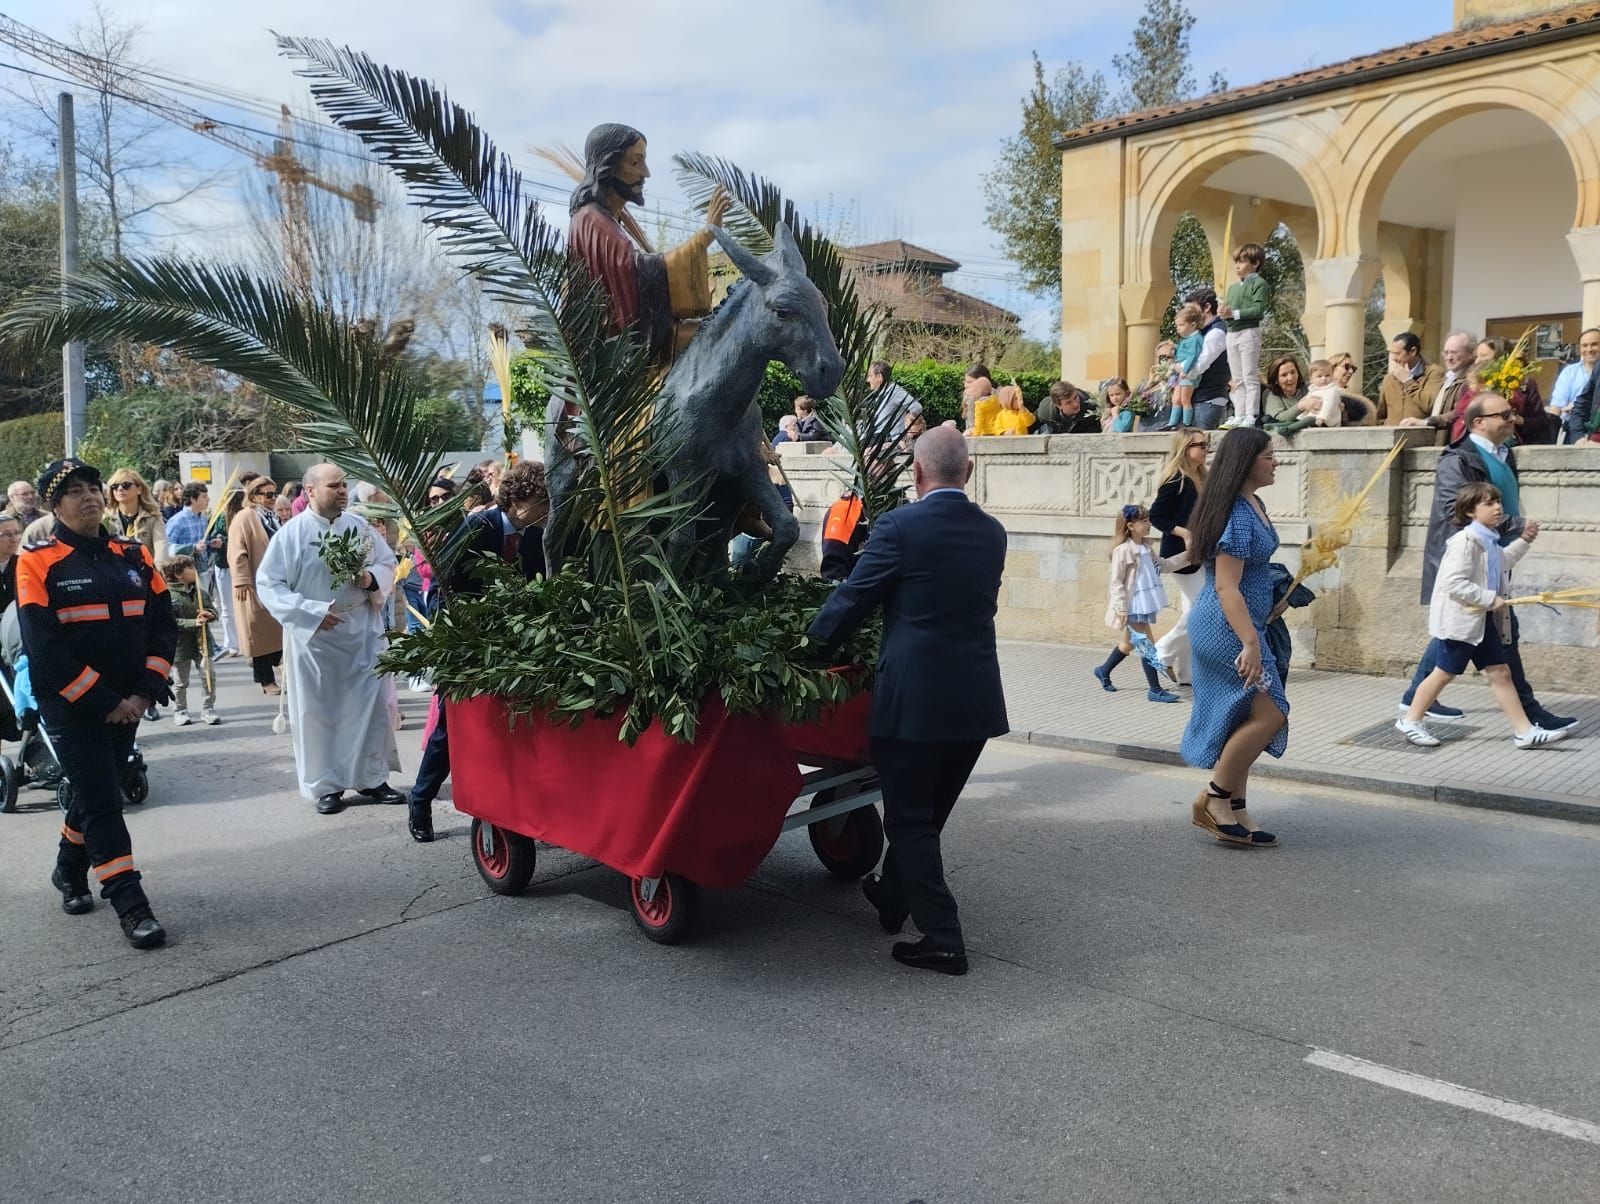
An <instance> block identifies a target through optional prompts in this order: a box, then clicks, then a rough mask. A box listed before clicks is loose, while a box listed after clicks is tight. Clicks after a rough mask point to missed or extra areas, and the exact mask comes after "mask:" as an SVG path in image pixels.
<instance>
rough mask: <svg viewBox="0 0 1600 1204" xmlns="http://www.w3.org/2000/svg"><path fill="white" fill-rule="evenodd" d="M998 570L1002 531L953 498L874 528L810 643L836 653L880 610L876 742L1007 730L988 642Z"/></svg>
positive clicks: (939, 498)
mask: <svg viewBox="0 0 1600 1204" xmlns="http://www.w3.org/2000/svg"><path fill="white" fill-rule="evenodd" d="M1005 562H1006V533H1005V528H1004V527H1002V526H1001V525H1000V524H999V523H998V522H997V521H996V520H994V519H993V518H990V517H989V516H988V515H987V514H985V513H984V512H983V511H982V509H980V508H979V507H978V506H977V505H976V504H975V503H973V502H971V501H969V500H968V498H967V496H966V494H964V493H962V492H960V491H959V490H952V491H949V492H941V493H935V494H932V495H931V496H929V497H927V498H925V499H924V500H922V501H920V502H917V503H915V504H914V505H910V506H903V507H901V508H900V509H898V510H895V511H892V512H891V513H889V514H886V515H884V516H883V517H882V518H880V519H879V520H878V521H877V522H876V523H875V524H874V525H873V528H872V535H871V536H870V537H869V538H868V540H867V546H866V549H865V550H864V551H863V552H862V553H861V559H860V560H859V561H857V562H856V567H855V569H854V571H853V572H851V574H850V577H849V579H848V580H846V581H844V582H842V583H841V584H840V585H839V586H838V588H837V589H835V590H834V593H833V596H832V597H831V598H829V599H828V602H827V605H825V606H824V607H823V608H822V610H821V611H820V612H819V613H818V615H817V617H816V618H815V619H814V620H813V621H812V623H811V629H810V631H809V632H808V634H809V635H810V637H811V638H812V639H813V640H816V641H817V642H818V643H819V644H821V645H823V646H824V647H835V646H837V645H839V644H840V643H842V642H843V641H844V640H845V639H846V638H847V637H848V636H849V635H850V633H851V632H853V631H854V630H855V629H856V628H857V627H859V626H860V625H861V624H862V622H864V621H865V620H866V618H867V616H868V615H870V614H871V613H872V612H873V610H874V609H875V608H877V607H878V606H880V605H881V606H882V607H883V649H882V652H881V654H880V655H879V657H878V671H877V681H876V683H875V684H874V685H873V695H872V735H873V736H874V737H875V738H877V739H883V740H916V741H958V740H986V739H988V738H989V737H991V736H1002V735H1004V734H1005V733H1006V732H1007V731H1008V730H1010V729H1009V728H1008V726H1007V723H1006V701H1005V694H1004V692H1003V691H1002V689H1001V686H1000V660H999V656H998V654H997V653H996V651H995V637H994V614H995V609H996V606H997V604H998V602H999V598H1000V577H1001V574H1002V573H1003V572H1004V571H1005Z"/></svg>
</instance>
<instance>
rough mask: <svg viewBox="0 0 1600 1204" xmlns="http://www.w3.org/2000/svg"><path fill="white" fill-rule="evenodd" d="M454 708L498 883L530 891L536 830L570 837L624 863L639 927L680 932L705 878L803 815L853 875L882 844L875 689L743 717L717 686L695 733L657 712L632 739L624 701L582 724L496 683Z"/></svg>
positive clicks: (507, 891)
mask: <svg viewBox="0 0 1600 1204" xmlns="http://www.w3.org/2000/svg"><path fill="white" fill-rule="evenodd" d="M443 705H444V706H445V707H447V708H448V716H447V722H448V724H449V730H450V763H451V773H452V778H453V781H454V790H455V807H456V809H457V810H458V811H461V812H463V813H465V814H467V815H470V816H471V817H472V858H473V863H474V864H475V865H476V866H477V868H478V873H479V874H481V875H482V877H483V880H484V882H486V883H487V884H488V886H489V889H490V890H493V891H494V892H496V893H497V894H502V895H516V894H521V893H522V892H523V891H524V890H526V889H527V886H528V883H529V881H530V879H531V878H532V877H533V872H534V866H535V862H536V857H537V853H536V843H535V842H537V841H543V842H544V843H546V844H550V845H558V846H560V847H561V848H564V849H568V850H571V851H572V852H574V853H578V854H580V855H582V856H584V857H589V858H592V859H593V860H595V861H598V862H600V863H601V864H602V865H606V866H609V867H610V868H611V869H614V870H616V871H617V872H619V873H621V874H623V875H625V876H626V877H627V878H628V885H629V890H628V895H629V903H630V910H631V911H632V914H633V919H634V922H635V923H636V924H637V925H638V927H639V930H640V931H641V932H643V933H644V935H645V936H646V937H648V938H649V939H650V940H652V941H657V942H660V943H662V944H675V943H676V942H678V941H681V940H683V939H684V938H685V937H686V936H687V935H688V934H689V933H690V931H691V930H692V929H693V927H694V924H695V920H696V916H697V913H698V910H699V903H700V891H701V888H711V889H732V888H736V887H739V886H741V885H743V884H744V882H745V881H746V880H747V879H748V878H749V877H750V875H751V874H752V873H753V872H754V871H755V869H756V867H757V866H758V865H760V863H761V861H762V859H763V858H765V857H766V855H767V854H768V853H769V852H770V851H771V850H772V848H773V846H774V845H775V844H776V842H777V839H778V837H779V836H780V835H781V834H782V833H784V832H789V831H793V830H794V829H796V828H805V829H806V832H807V834H808V835H809V836H810V838H811V847H812V849H813V850H814V851H815V852H816V855H817V858H818V860H819V861H821V862H822V865H823V867H824V868H825V869H826V870H827V871H828V873H829V874H831V875H832V876H833V877H835V878H838V879H841V880H845V881H853V880H856V879H859V878H861V877H862V876H863V875H865V874H867V873H869V872H870V871H871V870H872V869H873V867H874V866H876V865H877V863H878V859H879V857H880V856H881V855H882V853H883V844H884V836H883V822H882V820H881V818H880V817H879V814H878V810H877V805H878V803H879V802H880V801H881V800H882V798H883V793H882V790H881V789H880V788H879V785H878V775H877V771H876V770H875V769H874V768H873V766H872V762H871V757H870V754H869V748H868V734H867V733H868V712H869V710H870V708H871V695H870V694H858V695H856V696H855V697H853V698H850V699H848V700H846V701H845V702H842V703H838V704H836V705H834V706H832V707H831V708H829V709H827V710H825V711H823V712H822V714H821V715H819V716H818V717H817V718H816V719H815V720H814V721H812V722H809V723H796V724H791V723H785V722H783V721H782V720H781V719H780V718H779V717H777V716H776V715H773V714H770V713H764V714H753V715H750V714H747V715H730V714H728V712H727V711H726V709H725V708H724V707H723V706H722V702H721V700H720V699H718V698H715V697H712V698H710V699H708V700H707V702H706V703H705V705H704V707H703V708H702V710H701V714H700V722H699V728H698V731H697V732H696V736H695V739H694V740H693V742H690V743H685V742H683V741H680V740H677V739H675V738H674V737H672V736H670V735H668V734H667V733H666V732H664V731H663V730H662V728H661V726H660V724H652V725H651V726H650V727H649V728H648V729H646V730H645V732H644V733H643V734H642V735H641V736H640V737H639V739H638V740H637V741H636V742H635V743H634V744H632V745H628V744H625V743H623V742H622V741H620V740H619V739H618V738H617V736H618V729H619V727H620V725H621V723H622V717H621V715H620V714H619V715H615V716H612V717H609V718H600V717H596V716H593V715H589V716H586V717H585V718H584V720H583V722H582V723H580V724H579V725H578V726H576V727H573V726H570V725H567V724H565V723H560V724H558V723H553V722H551V721H550V719H549V718H548V717H545V716H542V715H530V716H519V717H515V718H513V717H512V716H511V715H510V713H509V711H508V709H507V706H506V703H505V700H503V699H500V698H495V697H491V696H479V697H476V698H468V699H464V700H462V701H459V702H446V703H444V704H443Z"/></svg>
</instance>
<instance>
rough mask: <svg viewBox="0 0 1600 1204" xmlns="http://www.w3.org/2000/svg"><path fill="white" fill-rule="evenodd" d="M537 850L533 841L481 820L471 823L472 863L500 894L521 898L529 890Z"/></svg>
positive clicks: (490, 886) (496, 892)
mask: <svg viewBox="0 0 1600 1204" xmlns="http://www.w3.org/2000/svg"><path fill="white" fill-rule="evenodd" d="M537 861H538V850H537V848H536V846H535V845H534V843H533V841H531V840H529V839H528V838H527V837H526V836H522V835H520V834H519V833H516V832H507V831H506V830H505V829H504V828H497V827H495V826H494V825H493V824H491V823H487V822H485V821H484V820H481V819H475V820H473V821H472V863H473V864H474V865H476V866H477V867H478V874H479V876H480V877H481V878H482V879H483V880H484V882H485V883H486V884H487V885H488V887H489V889H490V890H492V891H494V893H495V894H497V895H520V894H521V893H522V892H523V891H525V890H527V889H528V882H529V880H530V879H532V877H533V867H534V865H535V863H536V862H537Z"/></svg>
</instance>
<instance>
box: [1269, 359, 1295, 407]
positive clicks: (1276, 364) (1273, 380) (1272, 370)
mask: <svg viewBox="0 0 1600 1204" xmlns="http://www.w3.org/2000/svg"><path fill="white" fill-rule="evenodd" d="M1285 364H1293V365H1294V374H1295V376H1296V378H1297V379H1298V380H1299V381H1300V388H1299V391H1298V392H1296V393H1295V395H1294V397H1288V395H1287V394H1284V393H1280V392H1278V370H1279V369H1280V368H1282V367H1283V366H1284V365H1285ZM1262 384H1264V385H1265V386H1266V388H1267V391H1268V392H1269V393H1271V394H1272V395H1273V396H1274V397H1284V398H1286V399H1287V400H1290V401H1293V400H1296V399H1298V398H1301V397H1304V396H1305V392H1306V370H1305V369H1304V368H1302V367H1301V366H1300V361H1299V360H1298V359H1296V358H1295V357H1294V356H1292V355H1280V356H1279V357H1278V358H1277V359H1275V360H1273V361H1272V363H1270V364H1268V365H1267V375H1266V378H1265V379H1264V380H1263V381H1262Z"/></svg>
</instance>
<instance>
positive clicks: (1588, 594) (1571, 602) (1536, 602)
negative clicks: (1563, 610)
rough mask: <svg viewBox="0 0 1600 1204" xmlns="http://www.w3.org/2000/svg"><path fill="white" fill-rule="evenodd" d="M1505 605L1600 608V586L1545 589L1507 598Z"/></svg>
mask: <svg viewBox="0 0 1600 1204" xmlns="http://www.w3.org/2000/svg"><path fill="white" fill-rule="evenodd" d="M1506 605H1507V606H1577V607H1580V608H1582V609H1584V610H1600V588H1596V587H1595V586H1592V585H1585V586H1578V587H1576V588H1573V589H1547V590H1542V591H1540V592H1539V593H1537V594H1524V595H1523V596H1522V597H1520V598H1507V599H1506Z"/></svg>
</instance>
